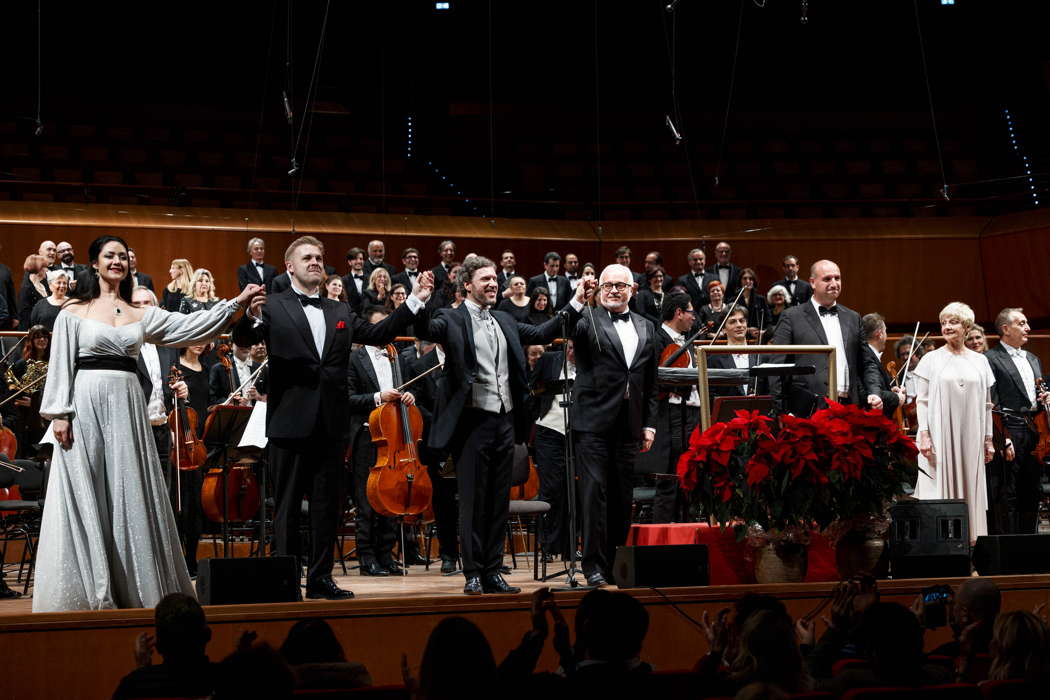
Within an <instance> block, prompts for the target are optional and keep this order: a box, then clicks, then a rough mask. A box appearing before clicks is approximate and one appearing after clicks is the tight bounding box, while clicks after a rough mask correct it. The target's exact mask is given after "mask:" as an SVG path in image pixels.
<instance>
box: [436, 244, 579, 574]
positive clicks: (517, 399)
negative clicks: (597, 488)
mask: <svg viewBox="0 0 1050 700" xmlns="http://www.w3.org/2000/svg"><path fill="white" fill-rule="evenodd" d="M587 286H588V285H579V286H577V288H576V295H575V297H574V298H573V299H572V301H570V302H569V304H570V309H571V310H570V311H569V314H570V323H571V322H572V321H573V320H574V317H575V316H578V314H579V310H580V309H582V307H583V303H582V300H583V298H584V297H583V294H584V291H585V287H587ZM457 288H459V290H460V291H461V292H462V293H463V294H464V300H463V303H462V304H460V305H459V307H458V308H456V309H451V310H445V309H443V310H440V311H438V312H437V313H435V314H434V316H433V317H432V318H430V319H429V323H424V322H423V321H417V323H416V324H415V328H416V330H417V332H418V334H419V336H420V337H421V338H423V339H425V340H432V341H434V342H438V343H441V346H442V347H443V348H444V350H445V375H446V380H447V383H446V384H445V389H446V390H445V391H444V392H442V393H441V394H439V396H438V401H437V416H436V418H435V420H434V425H433V428H432V429H431V431H430V438H429V444H430V447H431V448H433V449H435V450H444V449H448V450H449V451H450V452H451V454H452V459H453V461H454V463H455V465H456V478H457V480H458V481H459V505H460V510H459V521H460V531H461V541H460V550H461V552H462V555H463V575H464V577H465V578H466V584H465V585H464V587H463V592H464V593H465V594H467V595H480V594H482V593H517V592H519V591H520V589H519V588H517V587H515V586H511V585H510V584H508V583H507V582H506V580H504V578H503V576H502V575H501V574H500V568H501V567H502V565H503V539H504V535H505V528H506V522H507V514H508V508H509V502H510V482H511V458H512V456H513V453H514V444H515V442H518V443H522V442H524V441H525V440H526V438H527V436H528V433H529V430H530V428H531V425H530V421H529V415H530V414H529V413H528V411H526V410H525V397H526V395H527V393H528V383H527V380H526V371H525V367H526V365H525V354H524V352H523V351H522V345H523V344H525V345H529V344H546V343H549V342H550V341H552V340H553V339H554V338H555V337H556V336H557V335H558V332H559V331H560V329H561V325H562V318H561V316H560V315H559V316H555V317H554V318H552V319H550V320H549V321H547V322H546V323H544V324H543V325H542V326H531V325H528V324H524V323H519V322H517V321H515V320H514V318H513V317H512V316H511V315H510V314H508V313H506V312H503V311H491V308H492V306H493V305H494V304H495V303H496V296H497V291H498V290H499V284H498V283H497V282H496V264H495V263H494V262H492V261H491V260H489V259H488V258H484V257H481V256H470V257H468V258H467V259H466V260H464V261H463V264H462V266H461V268H460V272H459V277H458V284H457ZM428 312H429V309H428Z"/></svg>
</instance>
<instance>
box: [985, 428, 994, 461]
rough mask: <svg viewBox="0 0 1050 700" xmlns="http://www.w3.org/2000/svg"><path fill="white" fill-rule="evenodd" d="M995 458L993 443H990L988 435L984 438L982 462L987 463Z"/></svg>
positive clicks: (990, 439) (990, 437) (990, 438)
mask: <svg viewBox="0 0 1050 700" xmlns="http://www.w3.org/2000/svg"><path fill="white" fill-rule="evenodd" d="M993 459H995V445H994V444H993V443H992V436H991V435H988V436H985V438H984V463H985V464H988V462H991V461H992V460H993Z"/></svg>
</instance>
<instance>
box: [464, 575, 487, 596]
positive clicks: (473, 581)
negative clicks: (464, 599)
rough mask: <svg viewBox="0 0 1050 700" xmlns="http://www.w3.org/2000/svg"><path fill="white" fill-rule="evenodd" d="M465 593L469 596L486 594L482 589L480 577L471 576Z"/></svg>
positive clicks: (465, 587)
mask: <svg viewBox="0 0 1050 700" xmlns="http://www.w3.org/2000/svg"><path fill="white" fill-rule="evenodd" d="M463 592H464V593H466V594H467V595H481V594H482V593H484V592H485V589H483V588H482V587H481V578H480V577H478V576H471V577H469V578H468V579H467V583H466V585H465V586H463Z"/></svg>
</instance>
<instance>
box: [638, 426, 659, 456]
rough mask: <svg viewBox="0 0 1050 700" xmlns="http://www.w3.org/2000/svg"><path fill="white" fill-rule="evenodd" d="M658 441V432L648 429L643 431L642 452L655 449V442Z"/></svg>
mask: <svg viewBox="0 0 1050 700" xmlns="http://www.w3.org/2000/svg"><path fill="white" fill-rule="evenodd" d="M655 439H656V431H655V430H651V429H649V428H646V429H645V430H643V431H642V449H641V451H642V452H648V451H649V450H651V449H652V448H653V440H655Z"/></svg>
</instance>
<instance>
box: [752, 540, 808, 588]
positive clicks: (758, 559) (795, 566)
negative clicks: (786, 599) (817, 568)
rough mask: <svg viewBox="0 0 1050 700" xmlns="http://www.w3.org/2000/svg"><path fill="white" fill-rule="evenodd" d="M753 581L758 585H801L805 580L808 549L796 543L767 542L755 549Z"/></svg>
mask: <svg viewBox="0 0 1050 700" xmlns="http://www.w3.org/2000/svg"><path fill="white" fill-rule="evenodd" d="M752 551H753V552H754V557H755V581H757V582H758V583H801V582H802V581H804V580H806V569H807V568H808V566H809V547H808V546H807V545H804V544H799V543H797V542H784V541H781V542H768V543H766V544H765V545H764V546H762V547H756V548H754V550H752Z"/></svg>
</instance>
